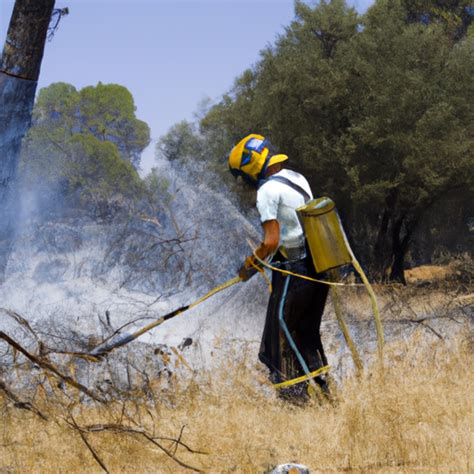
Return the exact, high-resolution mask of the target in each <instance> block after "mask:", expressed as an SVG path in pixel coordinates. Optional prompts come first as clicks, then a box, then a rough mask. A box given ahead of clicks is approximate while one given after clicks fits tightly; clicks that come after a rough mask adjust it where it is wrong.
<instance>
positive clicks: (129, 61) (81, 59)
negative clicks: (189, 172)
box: [0, 0, 373, 171]
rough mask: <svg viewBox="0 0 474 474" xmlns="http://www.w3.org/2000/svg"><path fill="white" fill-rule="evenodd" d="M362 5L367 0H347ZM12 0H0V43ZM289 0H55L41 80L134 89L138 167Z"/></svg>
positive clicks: (279, 25)
mask: <svg viewBox="0 0 474 474" xmlns="http://www.w3.org/2000/svg"><path fill="white" fill-rule="evenodd" d="M348 3H349V4H352V5H354V6H355V7H356V8H357V9H358V10H359V11H361V12H363V11H365V10H366V9H367V7H368V6H369V5H370V4H371V3H373V0H349V1H348ZM13 4H14V1H13V0H0V44H1V45H2V46H3V42H4V38H5V34H6V30H7V27H8V22H9V19H10V16H11V12H12V9H13ZM293 5H294V4H293V0H257V1H250V0H186V1H185V0H57V1H56V7H57V8H62V7H65V6H67V7H69V10H70V14H69V16H67V17H65V18H64V19H63V20H62V22H61V25H60V27H59V30H58V32H57V33H56V35H55V37H54V39H53V40H52V41H51V42H48V43H47V45H46V51H45V56H44V59H43V65H42V69H41V76H40V81H39V87H44V86H47V85H49V84H51V83H52V82H58V81H63V82H69V83H71V84H74V85H75V86H76V87H77V88H81V87H84V86H86V85H91V84H97V82H99V81H101V82H103V83H117V84H122V85H124V86H126V87H127V88H128V89H129V90H130V91H131V92H132V94H133V96H134V98H135V103H136V106H137V116H138V117H139V118H140V119H142V120H145V121H146V122H147V123H148V124H149V125H150V127H151V134H152V144H151V146H150V147H149V148H148V149H147V150H145V152H144V154H143V157H142V167H143V169H144V171H147V170H149V169H150V168H151V166H152V165H153V156H154V147H155V143H156V140H157V139H158V138H159V136H160V135H162V134H163V133H166V131H167V130H168V129H169V127H170V126H172V125H173V124H174V123H176V122H178V121H179V120H182V119H192V116H193V112H194V111H195V110H196V108H197V106H198V104H199V102H200V101H201V100H202V99H204V98H206V97H209V98H211V99H213V100H218V99H219V97H220V96H221V95H222V94H223V93H224V92H226V91H227V90H229V89H230V88H231V86H232V83H233V80H234V78H235V77H236V76H237V75H238V74H240V73H241V72H242V71H244V69H246V68H247V67H249V66H251V65H252V64H254V63H255V62H256V61H258V59H259V51H260V50H261V49H263V48H264V47H265V46H266V45H268V44H271V43H272V42H273V41H274V40H275V38H276V36H277V35H278V34H279V33H282V32H283V30H284V27H285V25H288V24H289V23H290V22H291V20H292V19H293V14H294V8H293Z"/></svg>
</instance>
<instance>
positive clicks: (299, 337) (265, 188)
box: [229, 134, 328, 398]
mask: <svg viewBox="0 0 474 474" xmlns="http://www.w3.org/2000/svg"><path fill="white" fill-rule="evenodd" d="M287 160H288V156H287V155H284V154H279V153H276V152H275V150H274V149H273V147H272V145H271V144H270V142H269V141H268V140H267V139H265V138H264V137H263V136H261V135H257V134H251V135H248V136H247V137H245V138H244V139H242V140H241V141H240V142H239V143H238V144H237V145H236V146H235V147H234V148H233V149H232V151H231V153H230V155H229V167H230V171H231V172H232V174H233V175H234V176H240V177H242V178H243V179H244V180H245V181H247V182H249V183H251V184H252V185H253V186H255V187H256V188H257V209H258V212H259V214H260V219H261V223H262V227H263V240H262V242H261V244H260V245H259V247H258V248H257V249H256V252H255V253H256V255H257V256H258V257H259V258H260V259H262V260H265V259H270V260H271V262H272V265H274V266H275V265H276V266H279V267H280V268H282V269H285V270H289V271H291V272H294V273H298V274H303V275H307V276H310V277H313V278H320V277H321V276H320V275H318V274H317V273H316V271H315V269H314V265H313V261H312V259H311V255H310V253H309V250H308V248H307V244H306V239H305V235H304V231H303V228H302V227H301V224H300V222H299V220H298V216H297V213H296V209H297V208H298V207H300V206H302V205H304V204H305V203H306V202H307V201H309V200H310V199H312V198H313V195H312V192H311V188H310V186H309V184H308V181H307V180H306V178H305V177H304V176H302V175H301V174H299V173H297V172H295V171H292V170H289V169H286V168H285V167H284V164H285V163H286V162H287ZM258 265H259V263H258V260H256V259H255V257H254V255H250V256H249V257H247V258H246V259H245V262H244V264H243V265H242V267H241V269H240V271H239V275H240V277H241V278H242V279H243V280H248V279H249V278H250V277H251V276H252V275H253V274H255V267H258ZM327 294H328V286H327V285H324V284H321V283H316V282H311V281H307V280H303V279H301V278H297V277H293V276H290V275H285V274H282V273H281V272H278V271H273V272H272V293H271V296H270V300H269V303H268V308H267V315H266V320H265V327H264V331H263V336H262V341H261V346H260V351H259V359H260V361H261V362H263V363H264V364H265V365H266V366H267V367H268V368H269V370H270V378H271V380H272V382H273V383H279V382H282V381H285V380H290V379H293V378H296V377H299V376H301V375H304V374H305V372H308V370H309V371H310V372H312V371H315V370H317V369H318V368H320V367H322V366H323V365H327V359H326V355H325V353H324V349H323V345H322V342H321V336H320V325H321V318H322V315H323V312H324V306H325V303H326V298H327ZM315 381H316V382H317V383H318V384H319V385H320V386H321V388H322V389H323V390H324V391H327V384H326V381H325V378H324V377H323V376H318V377H317V378H316V379H315ZM281 394H282V395H283V396H289V397H291V398H293V397H299V396H302V397H306V385H305V384H298V385H294V386H292V387H290V388H287V389H284V391H283V392H282V393H281Z"/></svg>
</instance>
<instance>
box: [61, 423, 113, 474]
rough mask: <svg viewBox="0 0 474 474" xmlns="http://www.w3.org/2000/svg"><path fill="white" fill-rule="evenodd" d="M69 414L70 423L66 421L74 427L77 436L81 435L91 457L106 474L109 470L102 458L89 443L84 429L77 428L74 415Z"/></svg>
mask: <svg viewBox="0 0 474 474" xmlns="http://www.w3.org/2000/svg"><path fill="white" fill-rule="evenodd" d="M70 416H71V420H72V423H69V422H68V424H69V426H72V427H73V428H74V430H75V431H77V432H78V433H79V436H80V437H81V439H82V441H83V442H84V444H85V445H86V446H87V449H88V450H89V451H90V453H91V454H92V457H93V458H94V459H95V460H96V462H97V464H98V465H99V466H100V467H101V468H102V469H103V470H104V471H105V472H106V473H107V474H108V473H109V470H108V469H107V466H106V465H105V464H104V462H103V461H102V459H100V457H99V455H98V454H97V453H96V451H95V449H94V448H93V447H92V446H91V444H90V443H89V441H88V440H87V437H86V435H85V434H84V431H83V430H81V428H79V426H78V425H77V423H76V420H75V419H74V417H73V416H72V415H70Z"/></svg>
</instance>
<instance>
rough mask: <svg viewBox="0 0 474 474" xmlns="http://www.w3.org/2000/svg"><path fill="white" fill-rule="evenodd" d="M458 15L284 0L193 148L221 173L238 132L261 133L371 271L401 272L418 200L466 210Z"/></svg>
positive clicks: (472, 132)
mask: <svg viewBox="0 0 474 474" xmlns="http://www.w3.org/2000/svg"><path fill="white" fill-rule="evenodd" d="M471 21H472V11H471V9H469V8H468V2H463V1H450V2H445V1H443V2H441V1H439V2H425V1H423V0H419V1H415V2H411V1H407V0H378V1H376V2H375V4H374V5H373V6H372V7H371V8H370V9H369V10H368V12H367V14H366V15H364V16H359V15H358V14H357V12H356V11H355V10H354V9H353V8H349V7H348V6H347V4H346V2H344V1H343V0H331V1H321V2H319V3H318V4H317V5H316V6H314V7H310V6H308V5H307V4H305V3H303V2H301V1H297V2H296V4H295V19H294V21H293V22H292V23H291V25H289V26H288V27H287V29H286V31H285V33H284V34H283V35H281V36H280V37H279V38H278V39H277V41H276V42H275V44H273V45H271V46H269V47H267V48H266V49H265V50H264V51H262V53H261V59H260V61H259V62H258V63H257V64H256V65H255V66H254V67H253V68H252V69H249V70H247V71H244V73H243V74H242V75H241V76H240V77H238V78H237V80H236V81H235V84H234V87H233V89H232V90H231V91H230V92H229V93H228V94H225V95H224V96H223V97H222V99H221V100H220V102H219V103H217V104H216V105H215V106H214V107H212V108H211V109H210V110H209V112H208V113H207V114H206V115H205V116H204V117H203V118H202V120H201V121H200V124H199V125H200V128H199V131H200V136H201V138H202V139H203V140H204V142H205V145H204V147H205V149H206V150H207V151H208V153H206V155H205V156H204V159H206V160H207V161H208V162H209V163H210V167H212V168H213V169H215V170H218V169H220V170H221V171H220V172H221V173H224V172H225V171H226V166H223V158H224V156H225V155H226V153H227V152H228V150H229V149H230V148H231V146H232V145H233V144H234V143H235V142H236V141H237V140H238V139H240V138H241V137H242V136H245V135H246V134H247V133H250V132H259V133H262V134H264V135H266V136H267V137H269V138H270V139H271V141H272V143H273V144H274V145H276V146H277V148H280V149H281V150H284V151H285V153H287V154H289V156H290V166H291V167H293V168H295V169H297V170H299V171H302V172H303V173H304V174H305V175H306V176H307V177H308V179H309V180H310V182H311V184H312V187H313V190H314V192H315V194H327V195H330V196H332V197H333V198H334V199H335V200H336V202H337V203H338V208H339V210H340V212H341V214H342V216H343V220H344V222H345V223H346V227H347V229H348V231H349V234H350V236H351V237H352V240H353V241H355V242H356V244H358V245H356V247H357V251H358V253H360V254H361V256H362V257H363V260H364V261H366V262H367V263H369V264H371V268H372V270H373V272H375V273H377V274H378V275H380V276H381V277H384V276H389V277H391V278H394V279H399V280H403V267H404V259H405V257H406V255H407V254H408V253H409V251H410V249H411V247H412V246H413V241H414V239H415V236H416V235H417V234H416V233H417V232H418V237H419V234H420V232H421V231H422V230H421V229H420V228H419V223H420V222H421V221H422V220H423V217H424V216H425V215H426V214H427V213H429V210H430V209H431V208H432V207H433V206H435V205H436V206H438V202H439V201H441V202H442V203H444V206H445V207H448V208H450V207H451V206H454V208H462V209H467V210H468V211H467V214H469V212H471V211H472V205H471V204H470V203H471V202H472V199H471V198H472V194H473V191H472V190H473V189H474V186H473V175H472V171H470V170H472V167H473V165H474V156H473V152H472V150H474V138H473V137H474V120H473V119H474V116H473V113H474V112H473V108H472V103H473V100H474V86H473V81H472V77H473V76H474V69H473V68H474V57H473V56H474V42H473V37H472V35H471V34H470V30H469V25H470V23H471ZM447 196H450V198H449V199H446V197H447ZM453 196H456V199H454V200H453ZM461 214H462V215H465V214H466V212H464V211H463V212H461ZM455 225H456V226H457V229H458V233H460V234H462V235H466V231H467V230H466V229H467V228H466V222H464V221H457V222H456V224H455ZM423 230H424V231H425V232H430V231H431V230H430V227H429V225H428V226H426V225H424V226H423ZM425 258H429V255H428V256H425Z"/></svg>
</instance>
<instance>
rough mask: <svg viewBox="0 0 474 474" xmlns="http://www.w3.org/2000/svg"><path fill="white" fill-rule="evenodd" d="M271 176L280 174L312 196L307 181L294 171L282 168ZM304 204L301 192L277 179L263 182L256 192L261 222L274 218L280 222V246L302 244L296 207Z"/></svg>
mask: <svg viewBox="0 0 474 474" xmlns="http://www.w3.org/2000/svg"><path fill="white" fill-rule="evenodd" d="M272 176H282V177H284V178H286V179H289V180H290V181H291V182H293V183H294V184H297V185H298V186H300V187H301V188H303V189H304V190H305V191H306V192H307V193H308V195H309V196H310V198H311V199H312V198H313V194H312V192H311V188H310V187H309V184H308V181H306V178H305V177H304V176H302V175H301V174H299V173H297V172H296V171H292V170H287V169H283V170H281V171H279V172H278V173H275V174H274V175H272ZM303 204H305V198H304V197H303V195H302V194H301V193H299V192H298V191H296V190H295V189H293V188H291V187H290V186H288V185H287V184H284V183H282V182H281V181H277V180H269V181H267V182H265V183H264V184H263V185H262V186H261V187H260V188H259V190H258V192H257V209H258V212H259V214H260V220H261V221H262V222H265V221H269V220H272V219H276V220H277V221H278V222H279V224H280V246H284V247H286V248H295V247H302V246H304V232H303V229H302V227H301V225H300V222H299V220H298V216H297V214H296V208H298V207H300V206H302V205H303Z"/></svg>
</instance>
